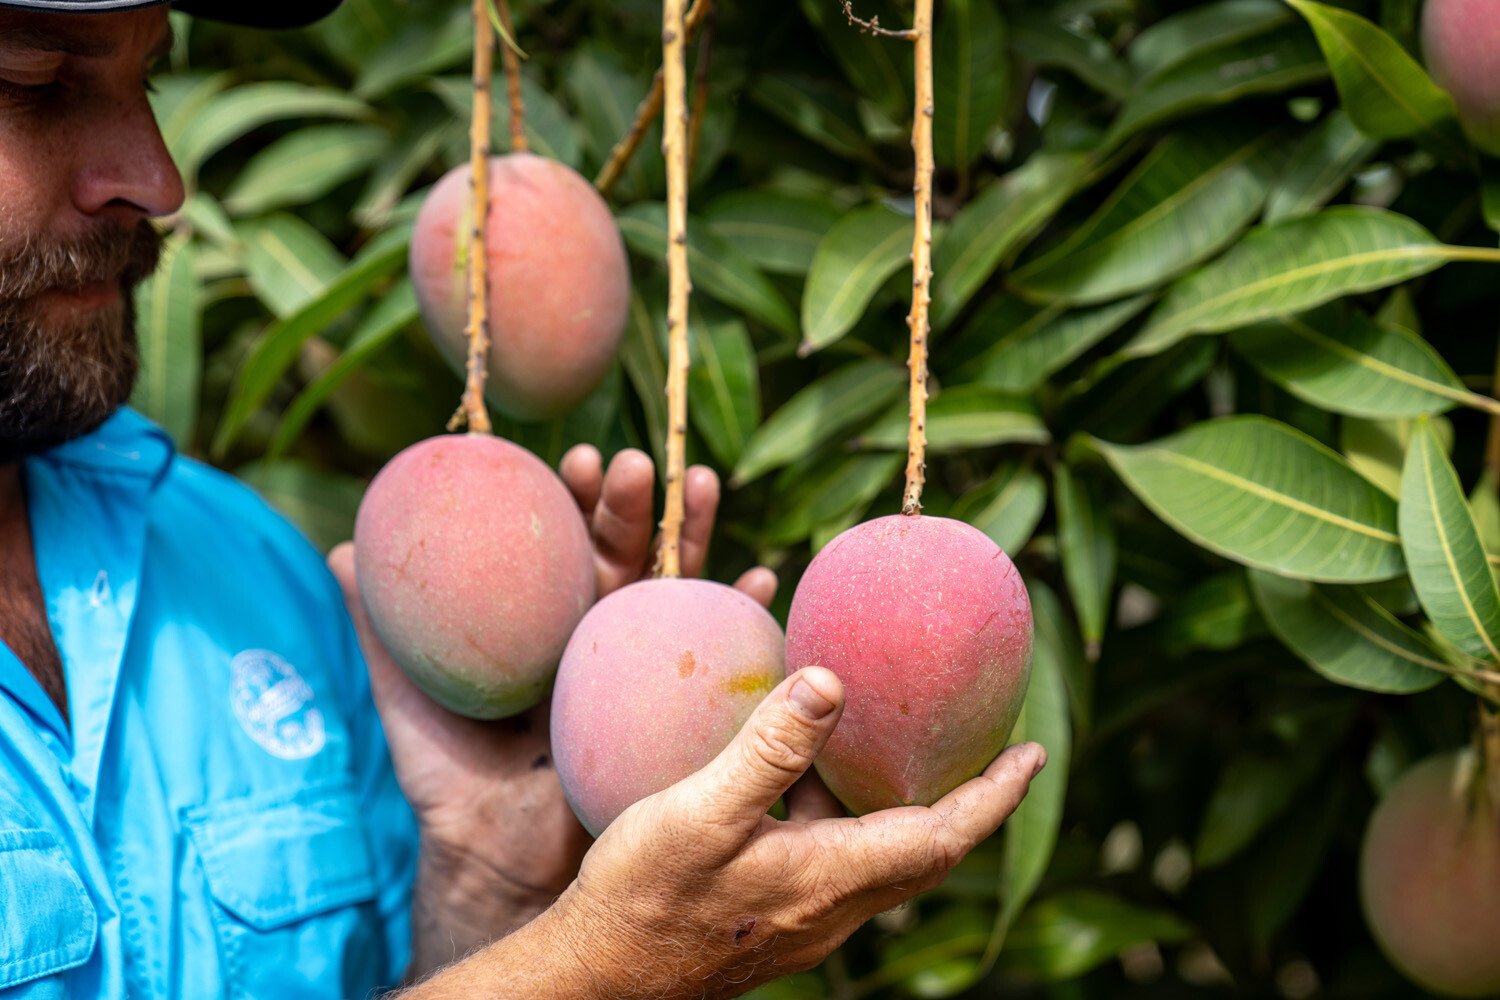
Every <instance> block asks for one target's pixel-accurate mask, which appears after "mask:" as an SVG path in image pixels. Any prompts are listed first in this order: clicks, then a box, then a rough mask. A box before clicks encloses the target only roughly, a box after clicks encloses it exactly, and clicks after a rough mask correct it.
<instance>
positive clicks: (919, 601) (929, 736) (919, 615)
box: [786, 514, 1032, 814]
mask: <svg viewBox="0 0 1500 1000" xmlns="http://www.w3.org/2000/svg"><path fill="white" fill-rule="evenodd" d="M786 641H787V649H786V659H787V670H789V671H792V672H795V671H797V670H801V669H802V668H803V667H810V666H821V667H827V668H828V669H829V670H832V671H833V672H834V673H836V674H838V676H839V679H840V680H842V681H843V682H844V691H845V697H846V704H845V708H844V715H843V718H842V719H840V720H839V724H838V728H837V729H835V730H834V732H833V738H832V739H830V740H829V741H828V746H827V747H826V748H825V749H824V751H823V752H822V753H821V754H820V755H819V756H818V759H817V761H816V762H815V763H816V765H817V769H818V774H819V775H821V776H822V778H823V782H824V784H826V785H827V786H828V788H829V790H830V791H832V792H833V794H835V795H837V796H838V797H839V800H840V801H842V802H843V803H844V805H846V806H848V807H849V809H850V810H851V811H852V812H854V813H856V814H864V813H867V812H872V811H874V810H876V809H884V808H887V807H890V806H903V805H931V804H932V803H933V802H935V801H937V800H938V799H939V798H941V797H942V796H943V795H945V794H947V793H948V792H949V791H951V790H952V789H954V788H955V787H957V786H958V785H960V784H962V783H963V782H964V781H967V780H968V779H969V778H972V777H974V776H975V775H977V774H979V773H980V772H981V771H983V770H984V768H985V767H986V766H987V765H988V764H989V763H990V761H991V760H993V759H994V757H995V755H996V754H998V753H999V752H1000V751H1001V750H1002V749H1003V748H1004V746H1005V741H1006V739H1007V737H1009V736H1010V731H1011V729H1012V728H1013V727H1014V726H1015V723H1016V716H1017V714H1018V713H1019V712H1020V711H1021V702H1022V700H1023V699H1024V698H1025V696H1026V684H1027V682H1028V680H1029V679H1030V677H1031V643H1032V623H1031V601H1030V599H1029V598H1028V597H1027V595H1026V587H1025V584H1024V583H1022V581H1021V575H1020V574H1019V573H1018V572H1017V571H1016V567H1015V565H1014V564H1013V563H1012V562H1011V561H1010V558H1009V557H1008V556H1006V554H1005V553H1004V552H1002V551H1000V547H999V546H998V545H996V544H995V543H994V542H992V541H991V540H990V539H989V537H988V536H986V535H985V534H984V533H983V532H981V531H978V530H976V529H975V528H972V527H970V526H969V525H967V524H964V523H963V522H961V521H953V520H950V519H948V518H945V517H925V516H915V517H908V516H905V515H901V514H897V515H893V516H891V517H881V518H877V519H875V520H873V521H866V522H865V523H863V524H858V525H855V526H854V527H852V528H850V529H849V530H848V531H845V532H844V533H843V534H841V535H839V536H838V537H837V538H835V539H834V540H833V541H831V542H829V543H828V545H827V546H826V547H824V548H823V550H822V551H821V552H819V553H818V555H817V556H816V557H815V558H814V559H813V561H812V564H811V565H810V566H808V568H807V572H806V573H805V574H803V577H802V582H801V583H800V584H798V586H797V593H796V595H795V596H794V597H793V598H792V610H791V615H790V617H789V618H788V619H787V630H786Z"/></svg>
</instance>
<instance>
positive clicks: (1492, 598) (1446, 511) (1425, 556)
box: [1400, 419, 1500, 662]
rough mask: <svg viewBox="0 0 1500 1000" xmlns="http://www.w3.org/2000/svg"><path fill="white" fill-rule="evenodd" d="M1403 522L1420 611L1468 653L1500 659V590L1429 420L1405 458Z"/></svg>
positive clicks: (1421, 426)
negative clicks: (1420, 605)
mask: <svg viewBox="0 0 1500 1000" xmlns="http://www.w3.org/2000/svg"><path fill="white" fill-rule="evenodd" d="M1400 517H1401V521H1400V523H1401V549H1402V551H1403V552H1404V553H1405V555H1406V563H1407V566H1408V567H1409V569H1410V571H1411V583H1412V587H1413V588H1414V589H1415V590H1416V592H1417V599H1418V600H1419V601H1421V602H1422V610H1423V611H1425V612H1427V617H1428V618H1429V619H1431V620H1432V624H1433V625H1434V626H1435V627H1436V628H1437V630H1438V631H1439V632H1440V633H1442V635H1443V636H1444V637H1445V638H1446V639H1447V640H1448V641H1449V642H1451V643H1453V645H1454V646H1456V647H1458V649H1459V650H1461V651H1462V652H1464V653H1465V654H1467V655H1469V656H1472V657H1475V658H1476V659H1487V660H1489V661H1491V662H1495V661H1497V660H1500V591H1497V590H1496V587H1495V576H1494V574H1493V573H1492V572H1491V571H1490V566H1489V562H1488V561H1487V560H1486V559H1485V555H1484V546H1483V545H1481V544H1480V542H1479V531H1478V529H1477V528H1476V527H1475V526H1474V517H1473V515H1472V514H1470V512H1469V504H1468V501H1466V500H1465V499H1464V493H1463V489H1462V487H1460V486H1459V483H1458V474H1457V473H1456V472H1454V471H1453V465H1452V463H1450V462H1449V461H1448V458H1447V456H1446V455H1444V454H1443V449H1442V446H1441V444H1440V442H1439V441H1438V438H1437V434H1436V433H1435V432H1434V431H1433V429H1432V426H1431V424H1430V423H1428V422H1427V421H1426V420H1425V419H1424V420H1419V421H1418V422H1417V427H1416V430H1415V432H1414V433H1413V434H1412V437H1411V444H1410V446H1408V448H1407V451H1406V466H1405V468H1404V469H1403V470H1402V473H1401V507H1400Z"/></svg>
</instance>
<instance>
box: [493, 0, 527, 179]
mask: <svg viewBox="0 0 1500 1000" xmlns="http://www.w3.org/2000/svg"><path fill="white" fill-rule="evenodd" d="M499 12H500V24H501V26H502V27H503V28H504V29H505V30H504V35H505V38H506V40H507V43H508V44H506V45H503V46H501V48H500V59H501V61H502V62H503V63H504V64H505V90H506V95H507V97H509V99H510V151H511V152H512V153H524V152H526V151H527V150H528V149H529V148H530V143H528V142H527V141H526V101H525V99H524V98H523V97H522V96H521V58H522V56H524V55H525V53H523V52H521V50H520V49H519V48H517V47H516V45H515V42H514V39H515V37H516V29H515V26H514V25H513V24H512V23H511V19H510V0H499Z"/></svg>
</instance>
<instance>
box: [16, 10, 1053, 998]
mask: <svg viewBox="0 0 1500 1000" xmlns="http://www.w3.org/2000/svg"><path fill="white" fill-rule="evenodd" d="M320 6H321V8H322V9H318V8H319V7H320ZM331 6H333V4H330V3H328V2H327V0H323V2H322V3H321V4H319V3H315V2H313V0H300V2H295V0H285V2H281V3H277V2H275V0H258V2H255V3H249V2H237V0H192V2H191V3H190V2H188V0H183V2H182V3H181V4H180V7H181V9H183V10H185V11H188V12H190V13H194V14H200V15H203V16H209V17H215V18H219V19H221V20H227V21H233V22H239V23H242V24H249V25H258V26H279V27H285V26H291V25H293V24H296V23H305V22H306V21H308V20H311V19H315V18H316V17H317V16H320V15H321V14H323V13H326V10H327V9H328V8H331ZM169 45H170V37H169V31H168V21H167V11H166V8H165V7H163V6H161V5H159V4H158V3H155V2H150V0H147V2H141V0H0V640H3V642H0V914H3V915H4V918H5V919H4V922H3V927H0V993H3V994H4V996H5V997H7V998H10V997H24V998H28V1000H38V998H44V997H46V998H54V997H70V998H82V1000H87V998H96V997H98V998H103V997H123V996H140V997H191V998H201V997H214V996H234V997H267V998H278V1000H279V998H288V997H357V996H369V995H371V994H372V993H373V992H374V991H378V990H380V989H382V988H385V987H388V986H394V985H397V984H399V983H401V982H403V981H405V982H407V983H409V984H414V985H410V986H409V987H408V989H409V991H410V995H412V996H414V997H449V996H463V997H472V996H503V997H538V998H547V997H558V998H561V997H653V998H659V997H728V996H734V995H738V994H739V993H741V992H743V991H745V990H747V989H749V988H750V987H751V986H754V985H755V984H757V983H760V982H764V981H766V980H768V979H771V978H774V977H777V976H780V975H785V974H786V973H788V972H792V971H796V970H799V969H805V968H809V967H811V966H812V965H814V964H816V963H817V962H818V961H820V960H821V959H822V958H823V957H824V956H825V955H826V954H827V953H828V952H829V951H830V950H832V949H833V948H834V947H836V946H837V945H838V944H839V943H840V942H841V941H842V940H843V939H844V938H845V937H847V936H848V935H849V934H850V933H851V932H852V931H853V930H854V929H855V928H856V927H857V926H858V925H859V924H860V923H861V922H862V921H864V920H865V919H867V918H868V917H870V916H871V915H873V914H874V913H877V912H879V911H881V910H884V909H887V908H889V907H891V906H893V905H895V904H897V903H899V902H901V901H903V900H905V899H907V898H910V897H911V896H912V895H914V894H915V893H917V892H919V891H921V890H923V889H925V888H929V887H931V886H933V885H935V884H936V883H937V882H938V881H939V880H940V879H941V878H942V877H943V875H944V874H945V873H946V872H947V871H948V869H949V868H951V867H952V865H954V864H955V863H956V862H957V861H958V860H959V859H960V858H961V857H963V855H964V854H965V853H966V852H967V851H968V850H969V849H970V848H972V847H973V846H974V845H975V844H977V843H978V842H979V841H980V840H982V839H983V838H984V837H986V836H988V835H989V834H990V833H992V832H993V831H994V830H995V828H996V827H997V826H998V825H999V824H1000V823H1001V821H1002V820H1004V818H1005V817H1006V816H1007V815H1009V813H1010V812H1011V811H1012V810H1013V809H1014V808H1015V806H1016V804H1017V803H1018V802H1019V801H1020V799H1021V796H1022V795H1023V794H1024V793H1025V789H1026V787H1027V784H1028V782H1029V781H1030V779H1031V777H1032V776H1033V775H1034V774H1035V772H1036V771H1037V770H1039V769H1040V768H1041V766H1042V763H1043V760H1044V754H1043V753H1042V751H1041V748H1040V747H1037V746H1035V745H1034V744H1026V745H1021V746H1018V747H1012V748H1011V749H1009V750H1008V751H1007V752H1006V753H1005V754H1003V755H1002V756H1001V757H1000V758H999V759H997V761H996V762H995V763H994V764H993V765H992V766H991V767H990V769H989V770H988V771H987V772H986V774H985V775H983V776H981V777H978V778H975V779H974V780H973V781H971V782H969V783H968V784H966V785H964V786H962V787H961V788H959V789H958V790H956V791H955V792H953V793H952V794H951V795H949V796H948V797H947V798H945V799H944V800H942V801H941V802H939V803H938V804H937V805H935V806H934V807H932V808H930V809H926V808H907V809H896V810H889V811H887V812H882V813H877V814H875V815H872V816H867V817H864V818H863V819H861V820H853V819H847V818H841V817H840V816H839V810H838V808H837V804H836V803H834V802H833V801H832V800H831V799H830V797H829V796H828V794H827V792H826V790H823V789H822V788H821V787H820V786H818V785H817V784H816V781H815V780H814V779H803V778H802V776H803V775H804V773H805V772H806V771H807V769H808V766H809V764H810V762H811V761H812V759H813V757H814V755H815V754H816V753H817V751H818V750H819V748H820V747H821V746H822V745H823V743H824V742H825V741H826V740H827V738H828V735H829V733H830V732H831V731H832V729H833V727H834V725H835V724H836V723H837V720H838V717H839V713H840V711H841V707H842V700H843V692H842V688H841V687H840V684H839V681H838V678H837V677H835V676H834V675H833V674H831V673H830V672H828V671H826V670H821V669H817V668H810V669H807V670H804V671H801V672H800V673H798V674H796V675H794V676H793V677H791V678H788V679H787V681H786V682H784V683H783V684H782V685H781V686H779V687H778V688H777V689H776V690H775V691H773V692H772V693H771V694H770V695H769V696H768V697H767V698H766V699H765V701H764V703H763V704H762V705H761V706H760V708H759V709H758V710H757V711H756V713H755V716H754V717H753V719H752V720H751V721H750V722H749V723H748V724H747V725H746V727H745V729H744V730H743V731H742V732H741V733H740V734H739V736H738V737H737V739H736V740H735V742H734V743H733V744H732V745H731V746H730V747H729V748H728V749H727V750H725V751H724V753H723V754H722V755H721V756H720V757H719V758H718V759H717V760H715V761H714V762H713V763H712V764H710V765H709V766H708V767H707V768H705V769H704V770H702V771H700V772H699V773H697V774H695V775H693V776H692V777H690V778H688V779H687V780H685V781H683V782H681V783H680V784H678V785H675V786H673V787H671V788H669V789H667V790H666V791H664V792H662V793H660V794H658V795H655V796H652V797H651V798H649V799H646V800H645V801H643V802H641V803H639V804H637V805H636V806H635V807H633V808H632V809H630V810H629V811H627V812H626V813H625V814H624V815H623V816H621V817H620V819H619V820H617V821H616V822H615V823H614V824H613V825H612V826H611V827H610V828H609V830H607V831H606V832H605V834H604V835H603V836H602V837H601V838H600V839H599V840H598V842H597V843H594V844H593V845H592V846H590V845H589V843H588V839H587V837H586V835H585V834H584V833H583V831H582V829H581V828H580V827H579V826H578V824H577V822H576V821H575V820H574V819H573V817H572V815H571V813H570V812H569V810H568V807H567V805H566V803H565V802H564V800H563V797H562V793H561V789H560V787H559V785H558V781H557V778H556V775H555V774H554V772H553V771H552V769H551V767H550V763H549V758H548V755H547V754H548V750H547V732H546V714H545V709H542V710H538V711H533V712H531V713H529V714H528V715H525V716H523V717H521V718H519V719H516V720H510V721H507V722H501V723H477V722H473V721H470V720H467V719H461V718H458V717H456V716H453V715H450V714H449V713H447V712H445V711H444V710H442V709H441V708H439V707H438V706H437V705H436V704H434V703H433V702H432V701H430V700H428V699H427V698H426V697H425V696H424V695H422V694H421V692H419V691H418V690H416V689H415V688H414V687H413V686H412V685H411V684H410V683H409V682H408V681H407V680H406V679H405V677H404V676H403V675H402V674H401V673H400V671H399V670H398V669H396V668H395V667H394V665H393V664H392V662H391V660H390V658H389V657H388V656H387V655H386V654H385V652H384V651H383V650H382V649H381V648H380V647H379V644H378V643H377V642H376V641H374V640H373V638H372V636H371V633H370V631H369V629H368V624H367V622H365V620H364V618H363V615H362V612H361V608H360V603H359V599H358V594H357V593H356V592H355V590H354V583H353V579H354V577H353V572H352V569H353V559H354V554H353V552H352V551H351V549H350V548H349V547H347V546H345V547H343V548H341V549H339V550H336V551H335V553H334V555H333V557H332V559H331V564H332V570H333V572H330V571H329V568H328V567H327V566H325V564H324V563H323V561H322V560H321V558H320V557H318V555H317V554H316V553H315V552H314V550H313V549H312V548H311V547H310V546H309V545H308V544H307V542H306V541H304V540H303V539H302V538H301V537H300V536H299V535H298V534H297V532H296V531H295V530H294V529H292V528H291V527H290V526H289V525H288V524H287V523H286V522H284V521H283V520H282V519H281V518H279V517H278V516H276V515H275V514H273V513H272V512H271V511H270V510H269V509H268V508H267V507H266V506H265V505H264V504H263V503H262V502H261V501H260V500H259V499H258V498H257V497H256V496H255V495H254V494H252V493H251V492H250V491H249V490H247V489H245V488H244V487H242V486H240V485H239V484H237V483H236V482H235V481H234V480H233V479H231V478H230V477H228V476H226V475H224V474H222V473H220V472H218V471H216V470H213V469H210V468H208V467H206V466H204V465H201V464H199V463H197V462H194V461H191V460H188V459H186V458H183V457H181V456H177V455H174V453H173V451H172V447H171V445H170V443H169V441H168V439H167V438H166V437H165V435H163V434H162V433H161V432H160V431H159V430H158V429H157V428H155V427H154V426H152V425H151V424H150V423H148V422H147V421H146V420H144V419H143V418H141V417H140V416H138V415H136V414H134V413H132V412H130V411H129V410H128V409H124V408H123V406H124V403H125V401H126V400H127V398H128V397H129V395H130V391H131V386H132V384H133V382H134V379H135V376H136V371H137V368H138V366H139V359H138V357H137V350H136V341H135V334H134V329H133V323H132V319H133V317H132V313H131V291H132V289H133V287H134V286H135V285H136V284H137V283H138V282H139V281H140V280H141V279H142V278H144V277H145V276H146V275H148V274H150V273H151V270H152V268H153V267H154V265H155V263H156V260H157V256H158V252H159V247H160V242H161V240H160V236H159V235H158V232H157V230H156V229H155V228H153V225H152V222H151V220H152V219H154V218H160V217H164V216H170V215H171V214H172V213H174V212H175V211H176V210H177V209H178V208H179V206H180V204H181V202H182V199H183V189H182V182H181V180H180V178H179V176H178V174H177V171H176V169H175V168H174V166H173V164H172V161H171V159H170V157H169V155H168V153H167V150H166V149H165V147H164V145H163V143H162V139H161V135H160V133H159V132H158V130H157V126H156V122H155V120H154V119H153V116H152V111H151V107H150V104H149V103H148V101H147V77H148V74H149V72H150V69H151V66H152V64H153V63H154V62H155V61H156V60H157V59H158V58H159V57H160V56H161V55H162V54H163V53H165V52H166V51H167V49H168V47H169ZM601 466H602V463H601V461H600V458H599V455H598V454H597V452H594V451H593V450H592V449H577V450H575V451H574V452H572V453H571V454H570V455H569V456H568V457H567V458H566V459H565V460H564V466H563V473H564V477H565V479H566V480H567V481H568V483H569V485H570V487H571V488H572V489H573V491H574V493H575V495H576V496H577V498H578V500H579V503H580V504H581V506H582V507H583V510H584V513H585V515H586V516H587V517H588V519H589V520H590V522H591V525H592V532H593V540H594V544H595V548H596V554H597V559H596V564H597V568H598V572H599V583H600V590H601V592H604V591H608V590H610V589H612V588H614V587H618V586H621V585H623V584H624V583H627V582H629V581H630V580H631V579H634V578H636V577H638V576H639V575H640V574H641V573H642V572H643V571H644V568H645V564H646V560H647V552H648V547H649V538H650V530H651V521H652V518H651V490H652V480H653V475H652V469H651V464H650V461H649V460H648V459H647V458H646V457H645V456H644V455H642V454H640V453H639V452H625V453H622V454H621V455H619V456H616V458H615V460H614V461H613V462H612V463H611V465H610V469H609V472H608V474H605V473H604V472H603V470H602V467H601ZM688 492H689V501H688V502H689V515H688V526H687V532H686V537H685V546H684V548H685V558H684V562H685V563H686V564H688V565H689V566H690V567H693V568H696V567H699V566H701V564H702V560H703V553H704V550H705V548H706V545H707V542H708V538H709V535H710V532H711V528H712V522H713V517H714V511H715V508H716V506H717V501H718V484H717V480H716V479H715V478H714V477H713V474H712V473H711V472H709V471H708V470H706V469H701V468H699V469H695V470H693V471H692V472H691V474H690V481H689V484H688ZM740 586H741V587H742V588H743V589H745V590H747V591H748V592H750V593H752V594H754V595H756V596H757V597H758V598H760V599H761V600H762V601H769V599H770V595H771V593H772V591H774V589H775V579H774V577H772V576H771V575H770V574H769V573H768V572H767V571H765V570H757V571H752V573H750V574H747V576H746V577H745V578H743V579H742V580H741V582H740ZM361 646H362V647H363V653H362V652H361ZM377 709H378V715H377ZM799 779H802V780H799ZM784 795H785V796H786V799H787V802H788V804H789V818H788V819H787V820H785V821H777V820H773V819H771V818H769V817H768V816H767V810H768V809H769V808H770V807H771V805H772V804H773V803H774V802H776V801H777V800H778V799H779V798H781V797H783V796H784ZM585 851H587V856H586V857H585V856H584V855H585ZM580 859H581V860H582V870H581V871H580V870H579V863H580Z"/></svg>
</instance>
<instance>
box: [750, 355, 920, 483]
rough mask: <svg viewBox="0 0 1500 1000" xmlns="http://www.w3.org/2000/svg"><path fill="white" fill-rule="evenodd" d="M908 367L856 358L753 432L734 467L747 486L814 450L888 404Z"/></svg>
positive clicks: (806, 390)
mask: <svg viewBox="0 0 1500 1000" xmlns="http://www.w3.org/2000/svg"><path fill="white" fill-rule="evenodd" d="M905 383H906V372H905V371H904V370H903V369H902V368H900V367H898V366H896V365H893V364H891V363H889V362H887V361H876V360H868V361H856V362H854V363H853V364H848V365H845V366H843V367H842V368H839V369H838V370H837V371H834V372H832V373H830V374H828V375H825V376H823V377H822V378H820V379H818V380H817V381H815V382H813V383H812V384H811V385H808V386H807V387H805V388H804V389H802V391H800V392H798V393H797V394H796V395H795V396H793V397H792V398H791V399H789V400H787V402H786V405H784V406H782V407H781V409H779V410H777V411H776V412H775V413H773V414H771V416H770V417H768V418H767V419H766V422H765V423H763V424H761V425H760V427H759V428H757V429H756V431H755V433H754V434H753V435H751V437H750V441H749V443H747V444H746V445H745V453H744V455H742V456H741V457H740V462H739V464H738V465H737V466H735V469H734V479H733V485H736V486H738V485H742V484H744V483H748V482H750V481H751V480H753V479H757V478H759V477H760V476H763V475H765V474H766V473H767V472H770V471H771V470H772V469H776V468H780V467H781V466H783V465H787V464H789V463H791V462H795V461H797V459H799V458H801V457H802V456H804V455H807V454H810V453H811V452H812V451H813V450H814V449H815V448H817V447H818V446H819V445H822V444H823V443H825V442H827V441H830V440H832V439H834V438H836V437H838V436H839V435H840V434H842V433H843V432H844V431H846V430H848V429H849V428H850V427H855V426H858V425H859V424H860V423H861V422H862V421H864V420H866V419H868V418H869V417H871V416H873V415H874V414H876V413H878V412H880V411H881V410H882V409H884V408H885V407H886V406H887V405H888V404H889V403H890V401H891V400H892V399H895V398H896V397H897V396H898V395H900V393H901V389H902V387H903V386H904V385H905Z"/></svg>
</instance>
